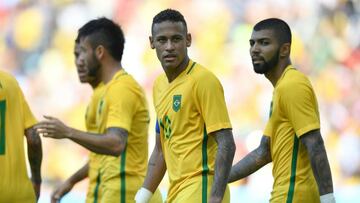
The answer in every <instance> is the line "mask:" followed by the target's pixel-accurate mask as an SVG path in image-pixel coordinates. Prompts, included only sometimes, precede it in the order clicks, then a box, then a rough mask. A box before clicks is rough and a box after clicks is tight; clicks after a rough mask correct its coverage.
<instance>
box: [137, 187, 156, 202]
mask: <svg viewBox="0 0 360 203" xmlns="http://www.w3.org/2000/svg"><path fill="white" fill-rule="evenodd" d="M152 195H153V193H152V192H151V191H150V190H148V189H146V188H144V187H141V188H140V189H139V190H138V191H137V193H136V195H135V202H136V203H147V202H149V201H150V199H151V197H152Z"/></svg>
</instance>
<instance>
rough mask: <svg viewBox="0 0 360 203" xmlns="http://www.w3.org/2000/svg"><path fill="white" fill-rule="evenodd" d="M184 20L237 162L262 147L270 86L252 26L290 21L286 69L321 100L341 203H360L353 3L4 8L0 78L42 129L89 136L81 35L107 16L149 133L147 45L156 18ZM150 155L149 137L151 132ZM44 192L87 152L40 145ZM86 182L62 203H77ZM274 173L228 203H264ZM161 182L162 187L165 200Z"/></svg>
mask: <svg viewBox="0 0 360 203" xmlns="http://www.w3.org/2000/svg"><path fill="white" fill-rule="evenodd" d="M169 7H170V8H174V9H177V10H179V11H181V12H182V13H183V14H184V16H185V18H186V20H187V22H188V27H189V31H190V32H191V34H192V37H193V44H192V46H191V48H190V52H191V53H190V56H192V59H194V60H196V61H198V62H199V63H202V64H203V65H205V66H206V67H209V68H210V69H211V70H212V71H213V72H215V74H217V75H218V76H219V78H220V79H221V81H222V83H223V85H224V89H225V96H226V100H227V104H228V107H229V112H230V117H231V120H232V124H233V131H234V135H235V139H236V144H237V152H236V156H235V161H237V160H239V159H240V158H242V157H243V156H244V154H246V153H247V152H249V151H251V150H252V149H254V148H255V147H256V146H257V145H258V144H259V143H260V138H261V135H262V130H263V128H264V125H265V123H266V121H267V117H268V113H269V112H268V111H269V104H270V100H271V96H272V94H271V92H272V86H271V84H270V83H269V82H267V81H266V80H264V79H263V78H262V77H263V76H261V75H256V74H255V73H253V69H252V65H251V60H250V56H249V52H248V50H249V42H248V40H249V38H250V35H251V31H252V26H253V25H254V24H255V23H256V22H257V21H259V20H261V19H264V18H268V17H279V18H282V19H284V20H285V21H287V22H288V23H289V24H290V26H291V28H292V32H293V38H294V40H293V46H292V47H293V49H292V54H291V56H292V57H291V58H292V62H293V64H294V65H295V67H297V68H298V69H300V70H301V71H303V72H305V73H306V74H308V75H309V76H310V79H311V81H312V84H313V86H314V88H315V91H316V93H317V96H318V102H319V107H320V114H321V128H322V135H323V136H324V140H325V145H326V148H327V151H328V157H329V160H330V164H331V169H332V173H333V181H334V187H335V196H336V198H337V201H338V202H359V201H360V198H359V197H358V195H357V194H359V193H360V35H359V31H360V1H359V0H292V1H286V0H258V1H252V0H241V1H239V0H182V1H175V0H133V1H128V0H106V1H97V0H77V1H75V0H1V1H0V68H1V69H2V70H5V71H7V72H11V73H12V74H13V75H15V76H16V78H17V79H18V81H19V83H20V85H21V87H22V88H23V90H24V92H25V96H26V98H27V100H28V102H29V104H30V106H31V107H32V109H33V111H34V113H35V115H36V116H37V118H38V119H39V120H41V119H42V115H52V116H55V117H59V118H60V119H61V120H64V121H65V122H66V123H67V124H69V125H71V126H73V127H76V128H80V129H85V125H84V112H85V108H86V105H87V102H88V101H89V98H90V95H91V88H90V87H89V86H86V85H81V84H80V82H79V81H78V78H77V74H76V70H75V66H74V56H73V46H74V39H75V37H76V35H77V29H78V28H79V27H80V26H82V25H83V24H84V23H85V22H87V21H88V20H90V19H93V18H96V17H100V16H105V17H108V18H112V19H114V20H115V21H116V22H118V23H119V24H120V25H121V26H122V28H123V30H124V32H125V37H126V44H125V53H124V57H123V67H124V68H125V69H126V70H127V71H128V72H129V73H131V74H132V75H133V76H134V77H135V78H136V79H137V80H138V81H139V82H140V83H141V84H142V85H143V87H144V88H145V90H146V93H147V97H148V101H149V106H150V107H151V108H150V109H151V118H152V122H151V126H154V123H153V121H154V111H153V107H152V97H151V95H152V92H151V91H152V84H153V81H154V79H155V77H156V76H157V75H158V74H160V73H162V70H161V66H160V64H159V62H158V60H157V59H156V54H155V52H154V51H153V50H151V49H150V46H149V42H148V36H149V35H150V27H151V22H152V17H153V16H154V15H155V14H156V13H158V12H159V11H160V10H163V9H165V8H169ZM149 134H150V136H149V144H150V148H149V149H151V150H152V147H153V144H154V133H153V130H152V128H151V130H150V132H149ZM43 142H44V143H43V148H44V161H43V168H42V169H43V176H44V177H43V183H44V184H43V188H42V195H41V198H40V202H48V201H49V197H50V193H51V191H52V189H53V187H54V186H55V185H56V184H58V183H59V181H62V180H64V179H65V178H67V177H68V176H69V175H71V174H72V173H73V172H74V171H75V170H77V169H78V168H79V167H80V166H82V165H83V164H84V163H85V161H86V160H87V154H88V152H87V151H86V150H85V149H83V148H81V147H79V146H78V145H76V144H74V143H71V142H69V141H66V140H52V139H43ZM86 186H87V182H86V181H83V182H82V183H81V184H79V185H77V186H76V187H75V188H74V189H73V191H72V192H71V193H70V194H68V195H67V196H66V197H65V198H64V200H63V201H62V202H82V201H84V199H85V193H86ZM271 186H272V176H271V166H266V167H264V168H263V169H261V170H260V172H258V173H256V174H254V175H252V176H250V177H248V178H247V179H245V180H243V181H240V182H237V183H234V184H232V185H231V190H232V194H231V195H232V202H240V201H242V202H268V199H269V197H270V191H271ZM166 188H167V179H166V178H165V179H164V180H163V182H162V183H161V191H162V193H163V195H164V196H165V195H166Z"/></svg>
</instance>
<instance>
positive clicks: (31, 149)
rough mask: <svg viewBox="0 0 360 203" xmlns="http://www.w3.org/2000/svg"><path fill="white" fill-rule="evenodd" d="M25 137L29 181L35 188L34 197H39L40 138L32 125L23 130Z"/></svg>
mask: <svg viewBox="0 0 360 203" xmlns="http://www.w3.org/2000/svg"><path fill="white" fill-rule="evenodd" d="M25 137H26V141H27V147H28V160H29V163H30V169H31V181H32V184H33V187H34V190H35V194H36V198H37V199H39V196H40V186H41V161H42V146H41V139H40V137H39V136H38V135H37V134H36V132H35V129H34V128H32V127H31V128H28V129H26V130H25Z"/></svg>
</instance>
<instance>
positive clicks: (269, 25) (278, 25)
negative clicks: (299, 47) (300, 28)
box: [254, 18, 291, 44]
mask: <svg viewBox="0 0 360 203" xmlns="http://www.w3.org/2000/svg"><path fill="white" fill-rule="evenodd" d="M254 30H255V31H260V30H273V31H274V32H275V36H276V38H277V40H278V42H279V43H280V44H284V43H290V44H291V30H290V27H289V25H288V24H287V23H286V22H285V21H283V20H281V19H278V18H268V19H265V20H262V21H260V22H258V23H257V24H256V25H255V26H254Z"/></svg>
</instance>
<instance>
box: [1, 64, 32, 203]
mask: <svg viewBox="0 0 360 203" xmlns="http://www.w3.org/2000/svg"><path fill="white" fill-rule="evenodd" d="M36 123H37V121H36V119H35V118H34V116H33V114H32V112H31V110H30V108H29V106H28V104H27V102H26V100H25V98H24V95H23V93H22V91H21V89H20V87H19V85H18V83H17V81H16V80H15V78H14V77H13V76H11V75H10V74H7V73H4V72H2V71H0V202H11V203H33V202H36V197H35V192H34V189H33V186H32V183H31V181H30V179H29V177H28V175H27V171H26V161H25V160H26V159H25V152H24V137H25V136H24V133H25V129H27V128H29V127H31V126H33V125H35V124H36Z"/></svg>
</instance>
